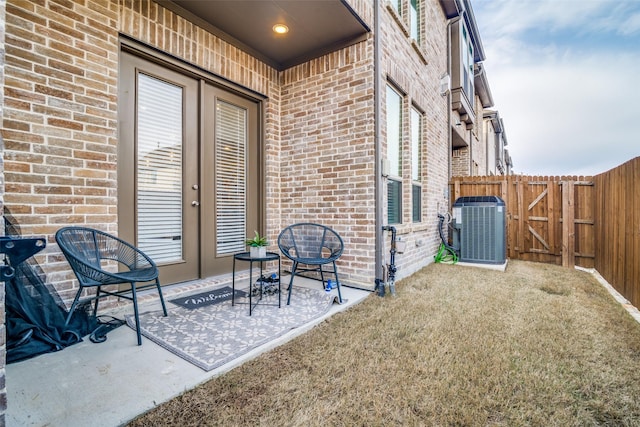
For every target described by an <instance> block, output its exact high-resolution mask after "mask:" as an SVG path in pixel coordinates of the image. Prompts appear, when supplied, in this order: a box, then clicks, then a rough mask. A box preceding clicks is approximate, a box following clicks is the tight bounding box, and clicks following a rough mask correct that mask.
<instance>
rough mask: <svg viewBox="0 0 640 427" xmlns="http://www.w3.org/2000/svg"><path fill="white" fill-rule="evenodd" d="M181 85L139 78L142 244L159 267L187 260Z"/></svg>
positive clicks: (140, 238)
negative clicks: (183, 214)
mask: <svg viewBox="0 0 640 427" xmlns="http://www.w3.org/2000/svg"><path fill="white" fill-rule="evenodd" d="M182 99H183V93H182V88H181V87H180V86H176V85H173V84H171V83H167V82H165V81H162V80H159V79H156V78H154V77H150V76H147V75H144V74H139V75H138V108H137V123H138V126H137V145H136V165H137V178H136V179H137V189H138V191H137V204H138V206H137V215H138V221H137V240H138V241H137V245H138V247H140V249H142V250H143V251H144V252H146V253H147V255H149V256H150V257H151V258H152V259H153V260H154V261H155V262H156V263H165V262H171V261H179V260H182V258H183V256H182V135H183V133H182V104H183V103H182Z"/></svg>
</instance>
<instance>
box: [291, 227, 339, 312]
mask: <svg viewBox="0 0 640 427" xmlns="http://www.w3.org/2000/svg"><path fill="white" fill-rule="evenodd" d="M278 247H279V248H280V251H281V252H282V254H283V255H284V256H286V257H287V258H289V259H290V260H291V261H293V266H292V267H291V280H290V281H289V296H288V297H287V305H289V303H290V302H291V289H292V287H293V278H294V277H295V276H296V275H300V274H302V273H305V272H308V271H318V272H320V278H321V279H322V284H323V286H324V283H325V280H324V275H325V273H330V274H331V273H332V274H334V276H335V279H336V286H337V289H338V300H339V301H340V303H342V293H341V292H340V279H339V278H338V269H337V267H336V260H337V259H338V258H340V255H342V252H343V250H344V243H343V241H342V238H341V237H340V236H339V235H338V233H336V232H335V231H333V230H332V229H331V228H329V227H327V226H324V225H320V224H313V223H299V224H293V225H290V226H289V227H287V228H285V229H284V230H282V231H281V232H280V235H279V236H278ZM301 264H302V265H304V266H306V267H301V266H300V265H301ZM326 264H333V271H325V270H323V268H322V266H324V265H326Z"/></svg>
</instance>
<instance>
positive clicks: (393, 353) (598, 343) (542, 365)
mask: <svg viewBox="0 0 640 427" xmlns="http://www.w3.org/2000/svg"><path fill="white" fill-rule="evenodd" d="M397 289H398V295H397V297H396V298H392V297H386V298H380V297H378V296H377V295H374V294H372V295H371V296H369V297H368V298H367V299H366V300H365V301H364V302H363V303H361V304H359V305H357V306H355V307H353V308H352V309H350V310H347V311H346V312H343V313H339V314H337V315H335V316H333V317H332V318H331V319H329V320H327V321H325V322H324V323H322V324H321V325H319V326H318V327H316V328H314V329H313V330H312V331H311V332H309V333H307V334H305V335H303V336H301V337H299V338H297V339H295V340H293V341H291V342H289V343H287V344H285V345H283V346H281V347H279V348H277V349H275V350H273V351H271V352H269V353H266V354H263V355H262V356H261V357H259V358H257V359H255V360H253V361H251V362H248V363H246V364H244V365H242V366H241V367H238V368H236V369H234V370H233V371H231V372H229V373H227V374H225V375H223V376H221V377H218V378H215V379H213V380H211V381H209V382H208V383H206V384H203V385H201V386H200V387H198V388H196V389H194V390H191V391H188V392H186V393H184V395H182V396H180V397H178V398H176V399H173V400H172V401H170V402H167V403H166V404H162V405H160V406H158V407H157V408H156V409H154V410H153V411H151V412H149V413H147V414H145V415H143V416H141V417H140V418H138V419H136V420H134V421H133V422H132V423H131V424H130V425H131V426H161V425H162V426H166V425H172V426H196V425H197V426H204V425H212V426H213V425H223V426H238V425H252V426H254V425H263V426H321V425H322V426H324V425H332V426H334V425H337V426H340V425H345V426H352V425H361V426H387V425H414V426H417V425H420V426H423V425H429V426H600V425H607V426H639V425H640V325H639V324H638V323H637V322H636V321H634V320H633V318H631V316H629V315H628V313H627V312H626V311H625V310H624V309H623V308H622V307H620V305H619V304H617V303H616V302H615V301H614V299H613V298H612V297H611V296H610V295H609V294H608V293H607V292H606V290H604V289H603V287H602V286H601V285H600V284H598V283H597V281H595V280H594V279H593V278H592V277H591V276H590V275H589V274H587V273H584V272H580V271H575V270H570V269H563V268H562V267H558V266H553V265H545V264H534V263H526V262H517V261H512V262H510V263H509V266H508V267H507V271H506V272H505V273H502V272H496V271H491V270H486V269H476V268H466V267H460V266H451V265H444V264H432V265H430V266H428V267H427V268H425V269H423V270H421V271H420V272H418V273H416V274H414V275H413V276H411V277H410V278H408V279H405V280H403V281H401V282H400V283H398V285H397Z"/></svg>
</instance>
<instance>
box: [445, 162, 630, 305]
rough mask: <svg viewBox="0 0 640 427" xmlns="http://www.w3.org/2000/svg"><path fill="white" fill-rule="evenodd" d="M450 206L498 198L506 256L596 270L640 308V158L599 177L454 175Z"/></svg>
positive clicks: (451, 183) (450, 189) (450, 184)
mask: <svg viewBox="0 0 640 427" xmlns="http://www.w3.org/2000/svg"><path fill="white" fill-rule="evenodd" d="M449 187H450V188H449V191H450V193H449V194H451V195H452V197H451V203H454V202H455V200H457V199H458V198H459V197H464V196H498V197H500V198H501V199H502V200H504V202H505V205H506V218H507V230H506V236H507V256H508V257H509V258H511V259H519V260H524V261H534V262H544V263H554V264H558V265H563V266H565V267H571V268H572V267H574V266H576V265H577V266H580V267H584V268H595V269H596V270H597V271H598V272H599V273H600V274H601V275H602V276H603V277H604V278H605V279H606V280H607V281H608V282H609V283H611V285H612V286H613V287H614V288H615V289H616V290H617V291H618V292H620V293H621V294H622V295H623V296H624V297H625V298H626V299H628V300H629V301H630V302H631V303H632V304H633V305H634V306H636V307H640V157H638V158H635V159H633V160H631V161H629V162H627V163H625V164H623V165H621V166H619V167H617V168H615V169H612V170H610V171H608V172H605V173H602V174H599V175H597V176H594V177H591V176H523V175H509V176H483V177H453V178H452V179H451V181H450V183H449Z"/></svg>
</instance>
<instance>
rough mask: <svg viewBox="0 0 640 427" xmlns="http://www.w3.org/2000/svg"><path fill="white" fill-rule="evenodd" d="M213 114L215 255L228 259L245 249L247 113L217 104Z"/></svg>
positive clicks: (218, 101)
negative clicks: (228, 256)
mask: <svg viewBox="0 0 640 427" xmlns="http://www.w3.org/2000/svg"><path fill="white" fill-rule="evenodd" d="M216 113H217V117H216V126H215V131H216V161H215V167H216V169H215V170H216V173H215V176H216V178H215V179H216V186H215V188H216V253H217V255H227V254H233V253H236V252H241V251H243V250H244V248H245V244H244V240H245V233H246V231H245V230H246V207H245V206H246V191H247V189H246V184H247V176H246V146H247V112H246V110H245V109H243V108H240V107H238V106H235V105H232V104H229V103H227V102H224V101H221V100H217V101H216Z"/></svg>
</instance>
